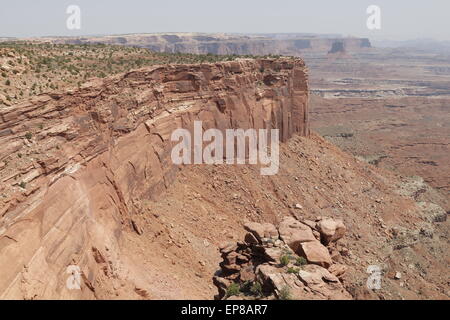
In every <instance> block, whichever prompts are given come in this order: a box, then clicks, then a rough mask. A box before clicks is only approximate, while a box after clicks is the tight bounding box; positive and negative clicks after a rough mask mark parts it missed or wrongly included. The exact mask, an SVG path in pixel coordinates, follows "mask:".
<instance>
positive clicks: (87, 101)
mask: <svg viewBox="0 0 450 320" xmlns="http://www.w3.org/2000/svg"><path fill="white" fill-rule="evenodd" d="M266 79H270V81H265V80H266ZM307 107H308V84H307V75H306V68H305V65H304V63H303V61H302V60H300V59H288V58H283V59H261V60H251V59H242V60H238V61H233V62H224V63H217V64H201V65H176V66H173V65H170V66H169V65H168V66H157V67H152V68H145V69H140V70H134V71H130V72H128V73H126V74H121V75H117V76H114V77H111V78H107V79H103V80H100V79H97V80H92V81H90V82H88V83H86V84H84V85H81V87H80V88H79V89H78V90H75V91H71V92H53V93H50V94H47V95H40V96H37V97H35V98H33V99H31V100H29V101H26V102H23V103H21V104H19V105H13V106H10V107H6V108H2V109H1V110H0V143H1V145H2V150H1V151H0V181H1V184H0V193H1V195H2V197H1V198H0V256H1V257H2V258H1V259H0V272H1V274H2V276H1V277H0V297H1V298H30V299H32V298H36V297H39V298H95V297H99V296H98V294H99V293H98V290H97V291H96V286H100V285H101V284H102V278H104V277H118V276H119V273H120V272H123V273H127V272H128V273H130V274H132V273H133V272H137V271H136V270H131V271H130V269H132V268H128V269H127V265H126V262H125V261H124V259H122V254H123V253H122V252H121V249H120V239H121V235H122V232H123V230H135V231H136V232H137V233H141V232H142V230H141V229H140V227H139V225H137V224H136V222H133V221H134V220H133V219H132V216H133V214H134V213H136V212H138V211H139V209H140V200H141V199H150V198H155V197H157V196H158V194H160V192H161V191H162V190H164V189H165V188H166V187H167V186H168V185H169V184H171V182H172V181H174V179H175V174H176V172H177V170H178V169H179V167H177V166H175V165H173V164H172V163H171V161H170V152H171V149H172V145H173V143H172V142H171V141H170V135H171V133H172V131H173V130H174V129H176V128H180V127H183V128H187V129H189V130H192V126H193V122H194V121H195V120H202V121H203V126H204V129H207V128H212V127H214V128H218V129H221V130H224V129H227V128H242V129H246V128H256V129H258V128H267V129H270V128H279V129H280V138H281V139H282V140H283V141H286V140H287V139H288V138H289V137H290V136H291V135H292V134H294V133H298V134H300V135H307V134H308V132H309V129H308V119H307ZM69 265H77V266H78V267H79V268H80V272H81V275H82V277H81V279H82V280H83V282H84V283H85V284H86V286H84V287H83V288H84V289H83V290H78V291H77V290H75V291H70V290H68V289H67V287H66V279H67V277H68V275H67V273H66V271H67V267H68V266H69ZM41 279H45V281H41Z"/></svg>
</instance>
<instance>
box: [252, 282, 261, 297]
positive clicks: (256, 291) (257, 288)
mask: <svg viewBox="0 0 450 320" xmlns="http://www.w3.org/2000/svg"><path fill="white" fill-rule="evenodd" d="M250 292H251V293H252V294H253V295H254V296H257V297H260V296H262V286H261V283H259V282H258V281H255V282H253V284H252V286H251V287H250Z"/></svg>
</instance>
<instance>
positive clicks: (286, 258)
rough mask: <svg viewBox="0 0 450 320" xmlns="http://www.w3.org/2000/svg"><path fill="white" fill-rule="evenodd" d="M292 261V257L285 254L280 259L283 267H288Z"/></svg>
mask: <svg viewBox="0 0 450 320" xmlns="http://www.w3.org/2000/svg"><path fill="white" fill-rule="evenodd" d="M290 261H291V256H290V255H288V254H284V255H282V256H281V258H280V262H281V265H282V266H287V265H288V264H289V262H290Z"/></svg>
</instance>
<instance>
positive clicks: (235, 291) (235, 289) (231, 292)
mask: <svg viewBox="0 0 450 320" xmlns="http://www.w3.org/2000/svg"><path fill="white" fill-rule="evenodd" d="M240 293H241V287H240V286H239V284H237V283H232V284H230V286H229V287H228V288H227V297H231V296H237V295H239V294H240Z"/></svg>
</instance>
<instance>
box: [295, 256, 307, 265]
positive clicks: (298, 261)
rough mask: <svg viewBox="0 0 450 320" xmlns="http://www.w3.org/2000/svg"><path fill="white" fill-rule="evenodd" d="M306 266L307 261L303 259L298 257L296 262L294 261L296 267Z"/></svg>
mask: <svg viewBox="0 0 450 320" xmlns="http://www.w3.org/2000/svg"><path fill="white" fill-rule="evenodd" d="M307 264H308V261H307V260H306V259H305V258H304V257H298V258H297V260H296V261H295V265H296V266H304V265H307Z"/></svg>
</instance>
